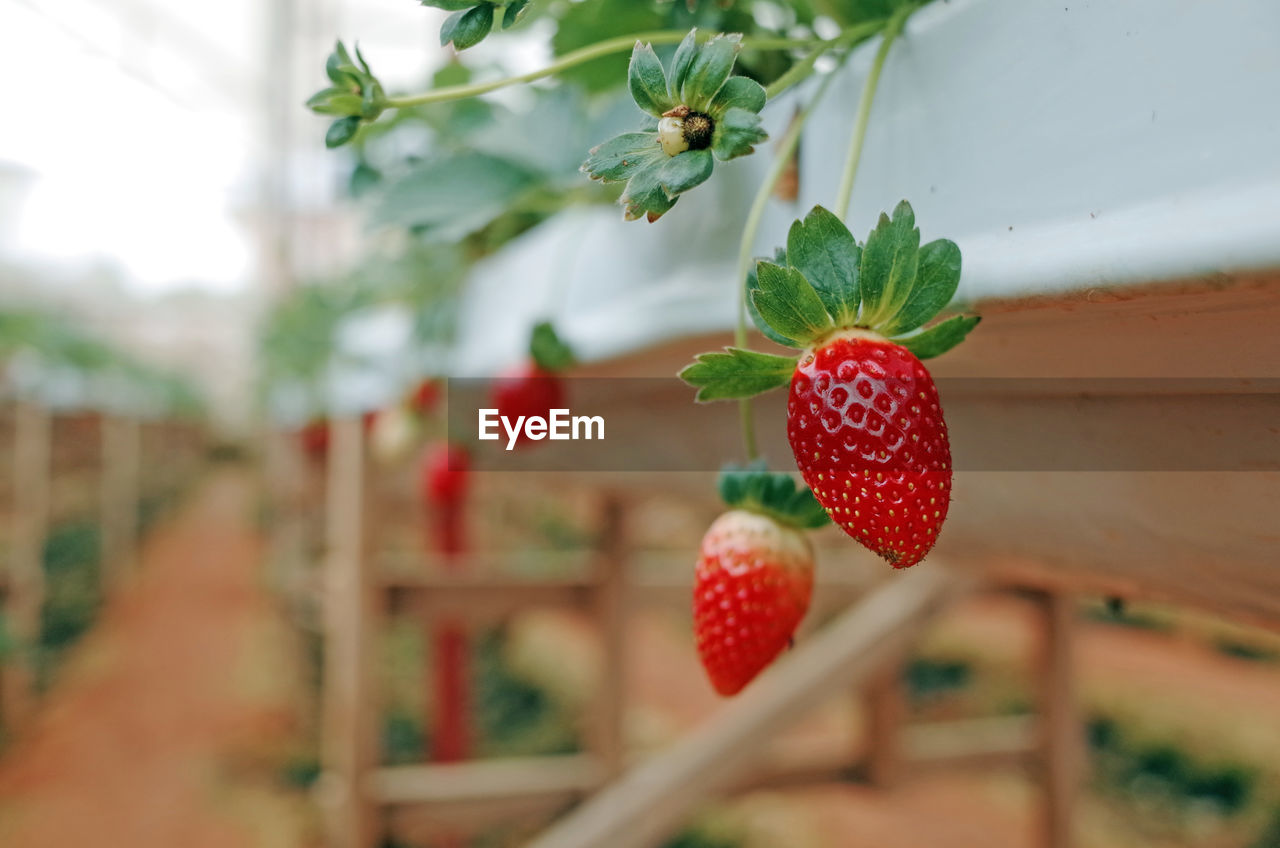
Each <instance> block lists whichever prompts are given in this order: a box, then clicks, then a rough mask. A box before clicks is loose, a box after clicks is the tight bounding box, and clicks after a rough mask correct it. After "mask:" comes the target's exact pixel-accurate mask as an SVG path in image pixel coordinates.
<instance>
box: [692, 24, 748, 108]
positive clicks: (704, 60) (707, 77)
mask: <svg viewBox="0 0 1280 848" xmlns="http://www.w3.org/2000/svg"><path fill="white" fill-rule="evenodd" d="M741 49H742V36H741V35H740V34H738V33H731V34H729V35H717V36H716V37H715V38H713V39H711V40H710V41H708V42H707V43H706V44H704V45H702V46H701V47H700V48H699V49H698V50H697V51H696V52H695V53H694V56H693V61H692V62H690V63H689V69H688V71H687V72H686V73H685V74H684V75H683V77H682V78H681V80H680V102H681V103H683V104H685V105H686V106H688V107H689V108H690V109H692V110H694V111H695V112H706V111H707V110H708V108H710V106H711V101H712V99H713V98H714V97H715V96H716V93H717V92H718V91H720V87H721V86H722V85H724V83H725V80H727V79H728V78H729V74H730V73H731V72H732V71H733V63H734V62H735V61H736V60H737V58H738V51H739V50H741Z"/></svg>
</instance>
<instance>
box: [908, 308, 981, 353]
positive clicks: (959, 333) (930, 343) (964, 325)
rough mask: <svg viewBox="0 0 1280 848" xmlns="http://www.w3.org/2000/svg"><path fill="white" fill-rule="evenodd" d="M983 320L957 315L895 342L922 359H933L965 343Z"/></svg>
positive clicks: (975, 316) (976, 317)
mask: <svg viewBox="0 0 1280 848" xmlns="http://www.w3.org/2000/svg"><path fill="white" fill-rule="evenodd" d="M981 320H982V318H981V317H979V316H977V315H956V316H954V317H952V318H948V319H947V320H945V321H942V322H940V323H937V324H934V325H933V326H932V327H930V328H929V329H927V330H925V331H924V332H921V333H916V334H915V335H913V336H904V337H900V338H895V339H894V341H895V342H897V343H898V344H900V345H902V346H903V347H905V348H906V349H907V350H909V351H911V352H912V353H914V354H915V355H916V356H917V357H918V358H920V359H931V358H932V357H935V356H940V355H941V354H944V353H946V352H947V351H949V350H951V348H953V347H955V346H956V345H958V344H960V342H962V341H964V337H965V336H967V335H969V331H970V330H972V329H973V328H974V327H976V326H978V322H979V321H981Z"/></svg>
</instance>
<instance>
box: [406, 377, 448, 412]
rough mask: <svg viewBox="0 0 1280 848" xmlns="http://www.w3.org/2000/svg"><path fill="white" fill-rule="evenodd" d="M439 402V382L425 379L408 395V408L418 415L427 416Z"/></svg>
mask: <svg viewBox="0 0 1280 848" xmlns="http://www.w3.org/2000/svg"><path fill="white" fill-rule="evenodd" d="M439 401H440V381H439V380H432V379H427V380H423V381H422V382H421V383H419V384H418V385H417V386H416V387H415V388H414V390H413V391H412V392H410V394H409V403H408V406H409V408H410V409H412V410H413V411H414V412H416V413H417V414H418V415H429V414H431V412H432V411H433V410H434V409H435V408H436V404H437V403H439Z"/></svg>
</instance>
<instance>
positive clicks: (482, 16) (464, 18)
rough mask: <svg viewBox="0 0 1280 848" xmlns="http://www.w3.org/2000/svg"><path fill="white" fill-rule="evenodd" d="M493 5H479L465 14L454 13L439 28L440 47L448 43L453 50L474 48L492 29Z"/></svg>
mask: <svg viewBox="0 0 1280 848" xmlns="http://www.w3.org/2000/svg"><path fill="white" fill-rule="evenodd" d="M493 8H494V7H493V4H492V3H481V4H480V5H478V6H475V7H474V8H472V9H470V10H469V11H466V12H454V13H453V14H452V15H450V16H449V17H448V18H446V19H445V22H444V25H443V26H441V27H440V46H441V47H443V46H445V45H446V44H448V43H449V42H450V41H452V42H453V46H454V49H456V50H466V49H467V48H468V47H474V46H476V45H477V44H479V43H480V42H481V41H484V37H485V36H486V35H488V34H489V30H491V29H493Z"/></svg>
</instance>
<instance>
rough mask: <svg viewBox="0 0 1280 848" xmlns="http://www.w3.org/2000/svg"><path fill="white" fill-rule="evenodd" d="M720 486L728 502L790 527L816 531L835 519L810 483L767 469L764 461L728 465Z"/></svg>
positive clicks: (736, 507) (721, 477)
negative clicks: (811, 489)
mask: <svg viewBox="0 0 1280 848" xmlns="http://www.w3.org/2000/svg"><path fill="white" fill-rule="evenodd" d="M719 489H720V498H721V500H723V501H724V502H725V504H726V505H728V506H730V507H732V508H734V509H745V510H749V511H751V512H759V513H762V514H764V515H767V516H769V517H770V518H772V519H774V520H775V521H778V522H780V523H782V524H785V525H787V526H789V527H795V528H798V529H801V530H812V529H816V528H818V527H822V526H824V525H826V524H828V523H829V522H830V520H831V519H830V517H829V516H828V515H827V512H826V510H824V509H823V508H822V504H820V503H818V499H817V498H815V497H814V495H813V492H811V491H810V490H809V487H808V486H806V485H804V484H803V483H799V482H797V481H796V480H795V479H794V478H792V477H791V475H790V474H782V473H774V472H770V471H766V470H765V466H764V463H763V462H761V461H757V462H753V463H751V465H749V466H747V467H746V468H742V467H740V466H736V465H729V466H726V467H725V468H724V469H723V470H722V471H721V472H720V480H719Z"/></svg>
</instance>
